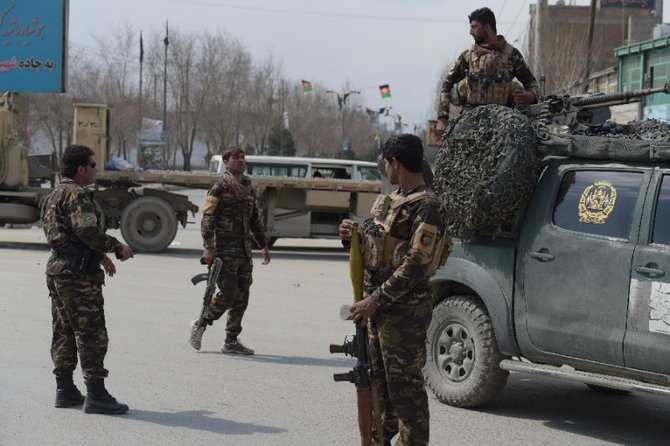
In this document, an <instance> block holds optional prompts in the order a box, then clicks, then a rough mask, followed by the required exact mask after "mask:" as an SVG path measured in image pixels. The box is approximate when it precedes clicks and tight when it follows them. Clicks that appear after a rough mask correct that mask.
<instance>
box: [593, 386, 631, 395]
mask: <svg viewBox="0 0 670 446" xmlns="http://www.w3.org/2000/svg"><path fill="white" fill-rule="evenodd" d="M586 387H588V388H589V389H591V390H593V391H594V392H597V393H600V394H602V395H621V396H623V395H630V393H631V392H630V390H621V389H613V388H611V387H603V386H598V385H595V384H587V385H586Z"/></svg>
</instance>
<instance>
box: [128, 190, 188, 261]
mask: <svg viewBox="0 0 670 446" xmlns="http://www.w3.org/2000/svg"><path fill="white" fill-rule="evenodd" d="M121 235H122V236H123V239H124V240H125V241H126V243H128V246H130V247H131V248H132V249H133V250H134V251H139V252H161V251H165V249H166V248H167V247H168V246H170V243H172V241H173V240H174V238H175V235H177V217H176V215H175V211H174V209H172V206H170V205H169V204H168V203H167V202H165V201H164V200H162V199H160V198H157V197H152V196H147V197H141V198H137V199H135V200H133V201H131V202H130V203H128V205H127V206H126V208H125V209H124V210H123V213H122V214H121Z"/></svg>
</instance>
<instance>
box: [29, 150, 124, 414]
mask: <svg viewBox="0 0 670 446" xmlns="http://www.w3.org/2000/svg"><path fill="white" fill-rule="evenodd" d="M62 164H63V169H62V172H61V173H62V175H63V180H62V181H61V182H60V184H58V186H56V188H55V189H54V190H53V191H51V192H50V193H49V195H48V196H47V197H46V199H45V201H44V203H43V207H42V220H43V222H44V233H45V235H46V238H47V243H48V244H49V247H50V248H51V251H52V255H51V257H50V258H49V261H48V263H47V268H46V275H47V287H48V288H49V296H50V297H51V315H52V322H53V338H52V341H51V358H52V359H53V363H54V371H53V372H54V374H55V375H56V403H55V406H56V407H71V406H76V405H79V404H82V403H83V404H84V412H86V413H102V414H122V413H126V412H127V411H128V406H127V405H125V404H122V403H119V402H117V401H116V399H114V398H113V397H112V396H111V395H110V394H109V393H108V392H107V390H106V389H105V386H104V379H105V378H106V377H107V369H105V367H104V365H103V362H104V359H105V354H106V353H107V342H108V338H107V328H106V326H105V313H104V308H103V306H104V300H103V297H102V286H103V285H104V282H105V272H106V273H107V274H108V275H109V276H110V277H111V276H113V275H114V274H115V273H116V267H115V265H114V263H113V262H112V260H111V259H110V258H109V257H108V256H107V255H105V253H110V252H114V253H115V254H116V256H117V258H119V259H121V260H122V261H124V260H127V259H129V258H130V257H132V256H133V252H132V250H131V249H130V248H129V247H128V246H126V245H124V244H122V243H121V242H119V241H118V240H117V239H115V238H114V237H110V236H108V235H105V233H104V231H103V230H102V229H101V226H100V213H99V212H98V210H97V209H96V207H95V205H94V204H93V201H92V200H91V197H90V196H89V193H88V192H87V190H86V189H85V186H87V185H89V184H92V183H93V182H94V181H95V175H96V163H95V161H94V158H93V151H92V150H91V149H90V148H88V147H86V146H80V145H74V146H69V147H67V148H66V149H65V153H64V154H63V160H62ZM101 266H102V268H104V270H105V271H104V272H103V270H102V269H101V268H100V267H101ZM77 353H79V359H80V360H81V368H82V372H83V375H84V379H85V382H86V389H87V394H86V399H85V400H84V397H83V396H82V394H81V393H80V392H79V390H78V389H77V387H76V386H75V385H74V382H73V379H72V373H73V371H74V369H75V368H76V366H77Z"/></svg>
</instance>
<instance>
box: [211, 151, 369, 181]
mask: <svg viewBox="0 0 670 446" xmlns="http://www.w3.org/2000/svg"><path fill="white" fill-rule="evenodd" d="M245 159H246V162H247V175H253V176H267V177H301V178H319V177H321V178H335V179H349V180H368V181H381V180H382V176H381V173H380V172H379V169H378V168H377V164H376V163H371V162H369V161H358V160H342V159H331V158H301V157H290V156H262V155H247V156H246V157H245ZM225 169H226V166H225V165H224V164H223V157H222V156H221V155H214V156H212V159H211V160H210V162H209V171H210V172H211V173H217V174H222V173H223V172H224V170H225Z"/></svg>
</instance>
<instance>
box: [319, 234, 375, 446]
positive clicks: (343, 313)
mask: <svg viewBox="0 0 670 446" xmlns="http://www.w3.org/2000/svg"><path fill="white" fill-rule="evenodd" d="M364 267H365V263H364V261H363V255H362V254H361V238H360V234H359V233H358V230H357V228H354V230H353V231H352V233H351V246H350V247H349V273H350V276H351V284H352V287H353V291H354V302H360V301H361V300H363V269H364ZM340 317H341V318H342V319H344V320H351V311H350V309H349V306H348V305H345V306H343V307H342V308H341V309H340ZM369 346H370V341H369V338H368V329H367V325H366V321H359V322H356V334H355V335H354V336H349V337H347V338H345V340H344V343H343V344H341V345H338V344H331V345H330V353H344V354H345V355H347V356H352V357H354V358H356V365H355V366H354V368H353V370H351V371H349V372H347V373H335V374H333V380H335V381H336V382H341V381H346V382H350V383H353V384H354V385H355V386H356V405H357V408H358V430H359V432H360V435H361V446H372V418H373V414H374V419H375V428H376V431H377V441H378V444H384V439H383V437H384V429H383V426H382V423H381V412H380V409H379V407H378V403H379V399H378V395H377V394H376V393H377V392H376V389H375V386H373V385H372V374H371V369H372V364H371V361H370V354H369ZM373 407H374V410H373Z"/></svg>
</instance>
